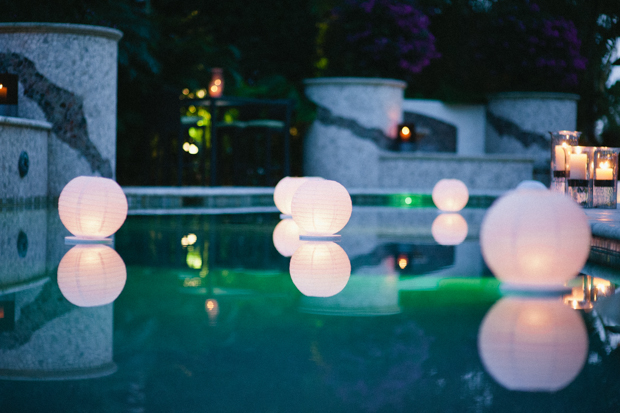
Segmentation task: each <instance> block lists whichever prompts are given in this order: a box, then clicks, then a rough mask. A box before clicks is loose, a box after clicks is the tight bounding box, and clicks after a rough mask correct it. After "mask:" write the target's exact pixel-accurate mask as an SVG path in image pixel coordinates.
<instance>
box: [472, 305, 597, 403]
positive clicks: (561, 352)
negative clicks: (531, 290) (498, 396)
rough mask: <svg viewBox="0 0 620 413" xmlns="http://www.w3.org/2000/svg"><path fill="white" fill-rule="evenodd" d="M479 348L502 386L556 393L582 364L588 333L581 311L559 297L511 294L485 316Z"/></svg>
mask: <svg viewBox="0 0 620 413" xmlns="http://www.w3.org/2000/svg"><path fill="white" fill-rule="evenodd" d="M478 351H479V353H480V358H481V359H482V364H483V365H484V367H485V369H486V371H487V372H488V373H489V374H490V375H491V376H493V378H494V379H495V380H497V382H498V383H500V384H501V385H502V386H503V387H505V388H507V389H509V390H518V391H530V392H532V391H546V392H554V391H558V390H561V389H563V388H564V387H566V386H568V385H569V384H570V383H571V382H572V381H573V380H574V379H575V377H577V374H579V372H580V371H581V369H582V368H583V366H584V363H585V361H586V356H587V353H588V335H587V331H586V327H585V324H584V322H583V320H582V318H581V316H580V315H579V314H578V313H577V312H575V311H572V310H571V309H570V308H569V307H567V306H565V305H564V304H563V303H562V301H561V300H558V299H555V298H554V299H533V298H517V297H509V298H503V299H501V300H500V301H498V302H497V303H496V304H495V305H494V306H493V307H492V308H491V310H489V312H488V313H487V315H486V316H485V317H484V320H483V321H482V325H481V326H480V331H479V333H478Z"/></svg>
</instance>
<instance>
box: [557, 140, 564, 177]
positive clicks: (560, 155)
mask: <svg viewBox="0 0 620 413" xmlns="http://www.w3.org/2000/svg"><path fill="white" fill-rule="evenodd" d="M565 156H566V155H565V154H564V148H563V147H562V146H560V145H558V146H556V147H555V170H556V171H564V170H566V158H565Z"/></svg>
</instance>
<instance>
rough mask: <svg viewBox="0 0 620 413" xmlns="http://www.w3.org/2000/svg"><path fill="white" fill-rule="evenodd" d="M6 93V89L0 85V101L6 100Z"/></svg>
mask: <svg viewBox="0 0 620 413" xmlns="http://www.w3.org/2000/svg"><path fill="white" fill-rule="evenodd" d="M6 91H7V88H5V87H4V86H3V85H2V83H0V99H1V100H5V99H6Z"/></svg>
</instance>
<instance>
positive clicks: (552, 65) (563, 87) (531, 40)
mask: <svg viewBox="0 0 620 413" xmlns="http://www.w3.org/2000/svg"><path fill="white" fill-rule="evenodd" d="M488 17H489V19H488V20H487V24H485V25H484V26H485V27H484V30H483V36H480V37H477V38H476V39H475V40H474V42H473V44H472V45H471V46H472V49H473V50H474V58H475V60H476V61H477V64H479V65H480V67H481V70H482V72H483V73H486V74H487V79H488V81H489V82H490V84H489V85H488V86H489V87H490V89H491V90H495V91H497V90H541V91H564V92H566V91H574V90H576V88H577V86H578V79H579V75H580V74H581V72H583V71H584V70H585V68H586V63H587V60H586V59H585V58H584V57H583V56H582V55H581V52H580V49H581V41H580V40H579V37H578V34H577V28H576V27H575V24H574V23H573V22H572V21H570V20H567V19H565V18H563V17H553V16H545V15H543V14H542V13H541V11H540V8H539V7H538V6H537V5H536V4H534V3H529V4H525V5H522V6H521V7H515V6H508V7H504V8H502V3H501V2H499V3H497V5H496V10H494V11H493V12H492V13H490V14H489V16H488Z"/></svg>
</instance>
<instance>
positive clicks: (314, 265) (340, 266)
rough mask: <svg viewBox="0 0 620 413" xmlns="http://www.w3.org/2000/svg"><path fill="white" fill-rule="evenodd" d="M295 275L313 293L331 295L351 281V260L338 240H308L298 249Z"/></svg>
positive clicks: (301, 286)
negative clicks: (335, 241) (336, 241)
mask: <svg viewBox="0 0 620 413" xmlns="http://www.w3.org/2000/svg"><path fill="white" fill-rule="evenodd" d="M290 272H291V279H292V280H293V283H294V284H295V286H296V287H297V289H299V291H300V292H301V293H302V294H303V295H306V296H309V297H331V296H333V295H336V294H338V293H339V292H340V291H342V289H343V288H344V287H345V286H346V285H347V282H349V277H350V276H351V261H349V257H348V256H347V253H346V252H345V251H344V250H343V249H342V248H341V247H340V246H339V245H338V244H336V243H334V242H325V241H308V242H303V243H302V245H301V246H300V247H299V248H298V249H297V251H295V253H294V254H293V256H292V257H291V264H290Z"/></svg>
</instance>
